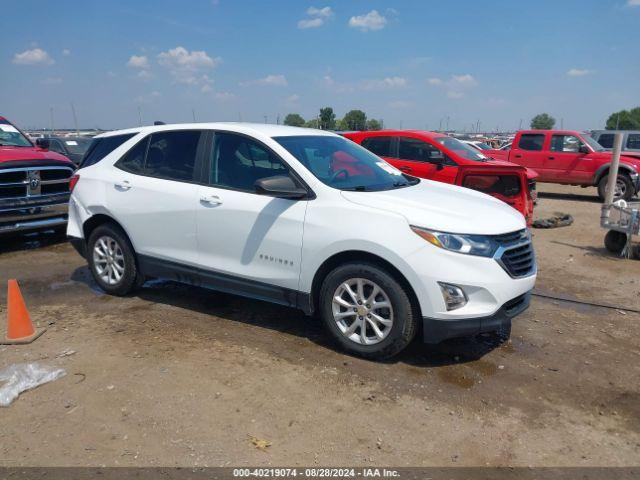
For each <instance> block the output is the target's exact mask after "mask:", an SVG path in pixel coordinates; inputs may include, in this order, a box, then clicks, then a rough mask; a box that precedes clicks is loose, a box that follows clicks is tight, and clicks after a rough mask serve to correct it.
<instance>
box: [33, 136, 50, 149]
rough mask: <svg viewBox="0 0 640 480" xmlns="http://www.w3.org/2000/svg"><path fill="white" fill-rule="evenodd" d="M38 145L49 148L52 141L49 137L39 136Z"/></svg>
mask: <svg viewBox="0 0 640 480" xmlns="http://www.w3.org/2000/svg"><path fill="white" fill-rule="evenodd" d="M36 145H37V146H38V147H40V148H41V149H43V150H49V147H50V146H51V141H50V140H49V139H48V138H38V139H36Z"/></svg>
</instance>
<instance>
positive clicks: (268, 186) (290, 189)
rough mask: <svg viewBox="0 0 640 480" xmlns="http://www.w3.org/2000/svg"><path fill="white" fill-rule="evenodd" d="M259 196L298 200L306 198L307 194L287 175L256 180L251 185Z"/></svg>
mask: <svg viewBox="0 0 640 480" xmlns="http://www.w3.org/2000/svg"><path fill="white" fill-rule="evenodd" d="M253 186H254V187H255V189H256V193H258V194H259V195H268V196H271V197H276V198H288V199H291V200H298V199H301V198H306V197H307V195H308V192H307V191H306V190H305V189H304V188H300V187H299V186H298V185H296V183H295V182H294V181H293V179H292V178H291V177H290V176H288V175H276V176H273V177H267V178H261V179H260V180H256V183H255V184H254V185H253Z"/></svg>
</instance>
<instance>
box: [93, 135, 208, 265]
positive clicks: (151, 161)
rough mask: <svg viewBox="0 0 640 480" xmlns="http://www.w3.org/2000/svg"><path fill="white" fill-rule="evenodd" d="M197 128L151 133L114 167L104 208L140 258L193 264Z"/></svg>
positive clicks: (199, 139)
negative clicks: (108, 210) (144, 256)
mask: <svg viewBox="0 0 640 480" xmlns="http://www.w3.org/2000/svg"><path fill="white" fill-rule="evenodd" d="M202 139H203V133H202V132H201V131H200V130H176V131H163V132H157V133H153V134H151V135H149V136H147V137H145V138H144V139H142V140H141V141H140V142H138V143H137V144H136V145H135V146H134V147H133V148H132V149H131V150H129V151H128V152H127V153H126V154H125V155H124V156H123V157H122V158H121V159H120V160H119V161H118V162H116V164H115V165H114V167H115V168H114V171H113V172H112V175H111V178H112V182H111V183H110V184H107V185H106V189H107V205H108V207H109V209H110V210H111V212H112V214H113V216H114V218H116V219H117V220H118V221H119V222H120V223H121V224H122V226H123V227H124V229H125V231H126V232H127V234H128V235H129V238H130V239H131V242H132V243H133V246H134V249H135V250H136V252H137V253H138V254H140V255H146V256H149V257H153V258H154V259H161V260H167V261H172V262H178V263H182V264H190V265H195V264H197V261H198V249H197V240H196V206H197V204H198V201H197V198H198V188H199V186H198V184H199V177H200V170H199V165H200V162H199V160H198V159H199V156H200V153H199V152H200V151H201V150H202V148H203V142H202Z"/></svg>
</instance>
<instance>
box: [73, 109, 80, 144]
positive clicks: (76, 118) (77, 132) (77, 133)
mask: <svg viewBox="0 0 640 480" xmlns="http://www.w3.org/2000/svg"><path fill="white" fill-rule="evenodd" d="M71 113H73V124H74V125H75V127H76V135H77V136H78V137H79V136H80V131H79V130H78V117H76V109H75V107H74V106H73V102H71Z"/></svg>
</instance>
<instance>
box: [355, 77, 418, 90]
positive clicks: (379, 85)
mask: <svg viewBox="0 0 640 480" xmlns="http://www.w3.org/2000/svg"><path fill="white" fill-rule="evenodd" d="M406 86H407V79H406V78H403V77H387V78H383V79H381V80H380V79H376V80H365V81H364V82H362V87H363V88H364V89H365V90H384V89H387V88H404V87H406Z"/></svg>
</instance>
